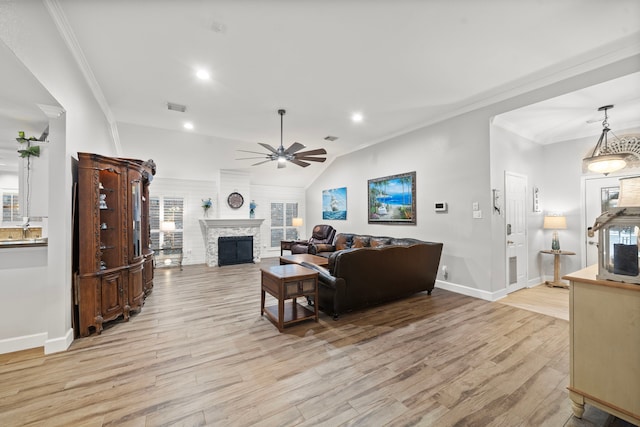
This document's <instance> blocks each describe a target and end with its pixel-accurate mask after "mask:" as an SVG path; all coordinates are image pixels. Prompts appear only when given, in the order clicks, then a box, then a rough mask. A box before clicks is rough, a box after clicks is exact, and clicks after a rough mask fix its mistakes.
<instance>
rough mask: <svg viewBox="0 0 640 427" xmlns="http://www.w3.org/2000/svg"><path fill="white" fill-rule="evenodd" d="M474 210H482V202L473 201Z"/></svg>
mask: <svg viewBox="0 0 640 427" xmlns="http://www.w3.org/2000/svg"><path fill="white" fill-rule="evenodd" d="M473 210H474V211H479V210H480V203H478V202H473Z"/></svg>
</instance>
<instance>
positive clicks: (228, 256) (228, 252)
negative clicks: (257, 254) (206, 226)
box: [218, 236, 253, 266]
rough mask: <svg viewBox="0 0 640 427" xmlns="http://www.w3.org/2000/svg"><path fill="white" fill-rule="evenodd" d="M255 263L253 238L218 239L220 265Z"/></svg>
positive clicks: (233, 237)
mask: <svg viewBox="0 0 640 427" xmlns="http://www.w3.org/2000/svg"><path fill="white" fill-rule="evenodd" d="M251 262H253V236H227V237H218V265H220V266H222V265H232V264H245V263H251Z"/></svg>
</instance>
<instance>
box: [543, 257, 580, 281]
mask: <svg viewBox="0 0 640 427" xmlns="http://www.w3.org/2000/svg"><path fill="white" fill-rule="evenodd" d="M540 253H543V254H552V255H553V282H550V281H548V280H547V281H546V282H544V283H545V284H546V285H547V286H549V287H550V288H554V287H555V288H565V289H568V288H569V285H567V284H566V283H564V282H561V281H560V255H575V254H576V253H575V252H571V251H554V250H544V251H540Z"/></svg>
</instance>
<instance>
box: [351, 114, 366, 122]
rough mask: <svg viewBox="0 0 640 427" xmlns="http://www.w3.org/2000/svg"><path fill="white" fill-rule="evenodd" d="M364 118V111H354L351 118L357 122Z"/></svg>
mask: <svg viewBox="0 0 640 427" xmlns="http://www.w3.org/2000/svg"><path fill="white" fill-rule="evenodd" d="M363 119H364V116H363V115H362V113H353V114H352V115H351V120H352V121H353V122H355V123H360V122H361V121H362V120H363Z"/></svg>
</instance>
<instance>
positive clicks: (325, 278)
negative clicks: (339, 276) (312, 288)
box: [300, 261, 336, 289]
mask: <svg viewBox="0 0 640 427" xmlns="http://www.w3.org/2000/svg"><path fill="white" fill-rule="evenodd" d="M300 265H301V266H303V267H307V268H308V269H311V270H314V271H317V272H318V281H319V282H322V283H323V284H325V285H328V286H330V287H332V288H334V289H335V287H336V278H335V277H333V276H332V275H331V274H330V273H329V270H327V269H326V268H324V267H320V266H319V265H315V264H311V263H308V262H305V261H303V262H301V263H300Z"/></svg>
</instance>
